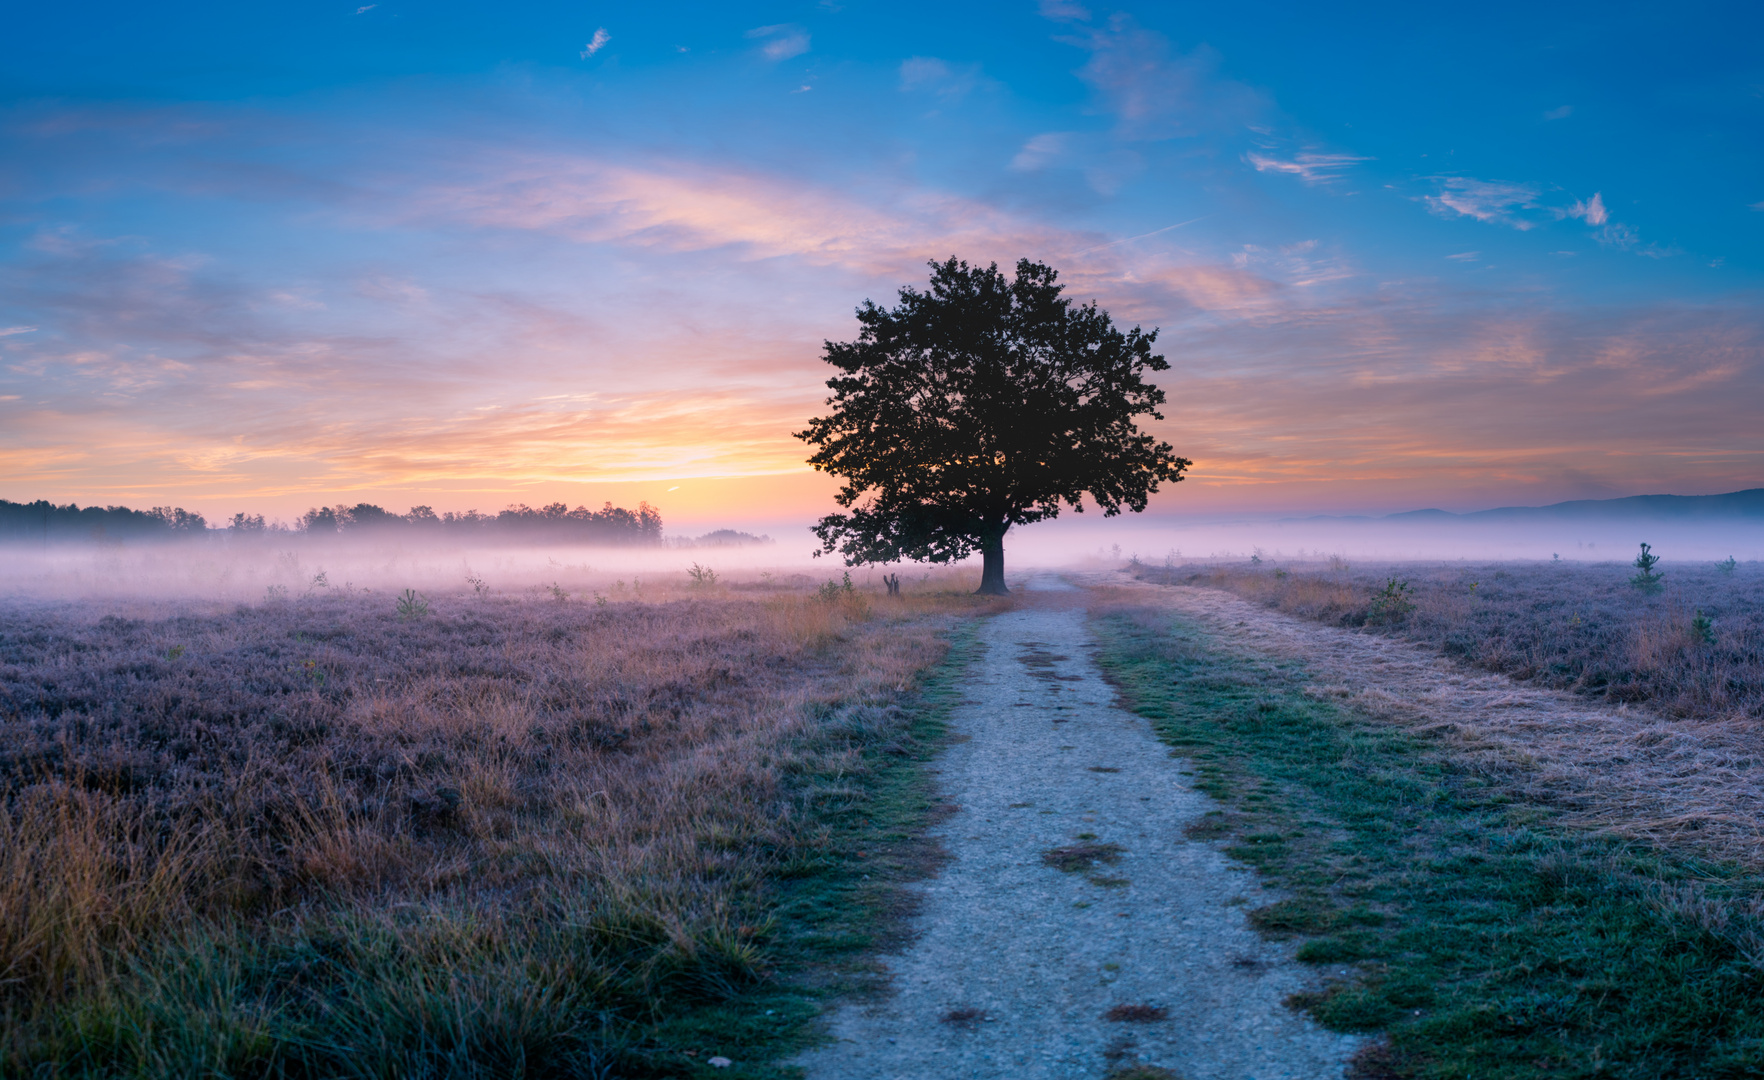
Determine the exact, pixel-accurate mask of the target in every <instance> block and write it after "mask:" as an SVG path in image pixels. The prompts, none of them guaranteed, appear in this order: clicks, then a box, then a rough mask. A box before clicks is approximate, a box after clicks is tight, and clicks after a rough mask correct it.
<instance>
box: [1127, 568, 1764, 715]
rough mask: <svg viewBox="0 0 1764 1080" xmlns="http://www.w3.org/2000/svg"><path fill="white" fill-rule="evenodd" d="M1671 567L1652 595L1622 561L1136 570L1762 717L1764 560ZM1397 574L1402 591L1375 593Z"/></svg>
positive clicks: (1681, 711)
mask: <svg viewBox="0 0 1764 1080" xmlns="http://www.w3.org/2000/svg"><path fill="white" fill-rule="evenodd" d="M1667 571H1668V572H1667V574H1666V578H1665V588H1664V589H1663V590H1661V591H1659V592H1657V593H1654V592H1646V591H1643V590H1640V589H1636V588H1635V587H1633V586H1632V585H1631V584H1630V578H1631V576H1632V575H1633V574H1634V569H1633V568H1631V567H1627V566H1621V565H1584V564H1579V563H1563V564H1559V565H1558V564H1536V563H1531V564H1521V563H1511V564H1497V565H1489V566H1466V565H1448V566H1438V565H1432V566H1429V565H1418V564H1405V565H1394V566H1366V567H1355V568H1352V569H1346V568H1344V569H1340V570H1326V569H1303V568H1295V569H1292V570H1287V569H1274V568H1266V567H1264V568H1246V567H1231V566H1211V567H1195V568H1173V569H1162V568H1151V567H1144V568H1141V569H1140V570H1139V571H1138V574H1137V576H1138V577H1139V578H1140V579H1141V580H1146V581H1155V582H1158V583H1161V584H1184V585H1202V586H1207V587H1211V588H1220V589H1226V590H1229V591H1231V592H1234V593H1236V594H1237V595H1239V596H1242V597H1245V598H1246V599H1250V600H1254V601H1256V602H1258V603H1261V604H1264V605H1266V606H1268V607H1271V608H1275V609H1277V610H1280V611H1284V612H1287V613H1288V614H1293V615H1300V616H1303V617H1305V618H1308V619H1315V620H1318V621H1320V622H1327V623H1333V624H1335V625H1340V626H1367V627H1373V628H1379V629H1383V630H1386V631H1388V632H1391V633H1395V634H1399V635H1401V636H1403V637H1405V638H1408V639H1410V640H1414V641H1420V642H1424V643H1426V644H1428V645H1430V646H1432V647H1434V648H1437V649H1439V650H1440V651H1441V652H1444V653H1445V654H1446V655H1448V656H1454V657H1457V658H1460V659H1463V660H1465V661H1468V662H1469V663H1472V664H1475V665H1477V666H1478V667H1483V668H1486V669H1488V670H1490V671H1499V672H1502V673H1504V674H1507V675H1512V676H1514V677H1515V678H1519V679H1524V680H1528V681H1531V682H1535V683H1536V684H1538V685H1540V686H1548V687H1552V688H1556V689H1564V690H1572V691H1574V692H1576V693H1580V694H1586V695H1588V696H1591V697H1596V698H1600V699H1603V700H1606V701H1610V702H1614V703H1625V702H1626V703H1646V704H1647V705H1648V706H1649V707H1650V708H1651V709H1653V710H1655V711H1657V712H1660V713H1662V714H1664V715H1668V716H1676V717H1691V718H1698V719H1710V718H1726V717H1733V718H1740V717H1749V718H1751V719H1753V720H1758V719H1764V568H1761V567H1759V566H1758V565H1756V564H1743V565H1740V566H1738V567H1737V568H1735V570H1734V571H1733V572H1731V573H1723V572H1721V570H1720V569H1719V568H1718V567H1716V566H1712V565H1703V564H1696V565H1690V566H1678V567H1674V566H1671V565H1670V564H1668V566H1667ZM1393 580H1394V581H1397V582H1400V583H1402V584H1404V585H1405V586H1406V589H1407V591H1406V596H1405V597H1404V598H1403V599H1402V600H1401V601H1400V602H1398V603H1394V604H1393V603H1390V602H1384V603H1381V602H1380V598H1379V594H1380V593H1381V592H1382V591H1384V590H1386V589H1387V588H1388V587H1389V583H1390V582H1391V581H1393ZM1699 619H1701V620H1706V622H1705V623H1703V624H1702V625H1699Z"/></svg>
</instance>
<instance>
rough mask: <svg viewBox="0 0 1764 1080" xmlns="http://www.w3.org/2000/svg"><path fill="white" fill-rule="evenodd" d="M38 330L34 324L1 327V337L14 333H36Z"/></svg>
mask: <svg viewBox="0 0 1764 1080" xmlns="http://www.w3.org/2000/svg"><path fill="white" fill-rule="evenodd" d="M36 332H37V328H36V327H34V326H6V327H0V337H11V336H12V335H14V334H34V333H36Z"/></svg>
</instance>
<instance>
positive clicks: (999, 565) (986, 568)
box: [974, 529, 1011, 596]
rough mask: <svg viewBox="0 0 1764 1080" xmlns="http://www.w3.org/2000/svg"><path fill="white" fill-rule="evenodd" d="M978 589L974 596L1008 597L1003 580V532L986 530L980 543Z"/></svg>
mask: <svg viewBox="0 0 1764 1080" xmlns="http://www.w3.org/2000/svg"><path fill="white" fill-rule="evenodd" d="M980 559H981V570H980V587H979V588H978V589H976V590H975V591H974V595H975V596H1009V595H1010V594H1011V591H1010V590H1009V589H1007V588H1005V580H1004V530H1003V529H999V530H998V531H996V532H993V531H991V530H988V532H987V533H986V535H985V537H983V538H982V539H981V541H980Z"/></svg>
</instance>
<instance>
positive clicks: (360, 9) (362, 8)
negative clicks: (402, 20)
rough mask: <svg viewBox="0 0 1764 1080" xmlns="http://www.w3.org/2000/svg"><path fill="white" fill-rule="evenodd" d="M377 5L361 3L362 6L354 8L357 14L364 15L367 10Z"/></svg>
mask: <svg viewBox="0 0 1764 1080" xmlns="http://www.w3.org/2000/svg"><path fill="white" fill-rule="evenodd" d="M379 6H380V5H378V4H363V5H362V6H360V7H358V8H356V9H355V13H356V14H357V15H366V14H367V13H368V12H370V11H372V10H374V9H375V8H377V7H379Z"/></svg>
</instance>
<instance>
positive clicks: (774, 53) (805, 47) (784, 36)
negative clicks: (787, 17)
mask: <svg viewBox="0 0 1764 1080" xmlns="http://www.w3.org/2000/svg"><path fill="white" fill-rule="evenodd" d="M747 36H748V37H749V38H754V39H759V40H763V41H764V42H765V44H763V45H761V46H760V53H761V55H763V56H764V57H765V58H766V59H767V60H774V61H776V60H788V59H790V58H791V57H793V56H801V55H802V54H803V53H805V52H808V51H809V34H808V31H807V30H804V29H803V28H802V27H800V26H797V25H795V24H793V23H777V24H775V25H773V26H756V27H754V28H753V29H752V30H749V31H748V32H747Z"/></svg>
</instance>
